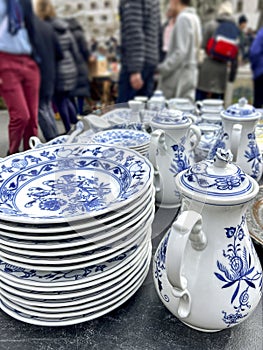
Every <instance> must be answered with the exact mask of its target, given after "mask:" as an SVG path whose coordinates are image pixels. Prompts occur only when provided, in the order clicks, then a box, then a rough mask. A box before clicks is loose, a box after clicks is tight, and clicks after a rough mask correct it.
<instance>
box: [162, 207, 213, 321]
mask: <svg viewBox="0 0 263 350" xmlns="http://www.w3.org/2000/svg"><path fill="white" fill-rule="evenodd" d="M188 240H190V241H191V244H192V247H193V249H195V250H199V251H201V250H204V249H205V248H206V245H207V238H206V236H205V234H204V232H203V231H202V216H201V215H200V214H198V213H197V212H195V211H192V210H189V211H184V212H183V213H182V214H181V215H180V216H179V217H178V218H177V220H176V221H175V222H174V223H173V225H172V228H171V231H170V237H169V242H168V246H167V252H166V272H167V278H168V281H169V282H170V284H171V286H172V293H173V295H174V297H175V298H179V299H180V300H179V304H178V315H179V316H180V317H181V318H186V317H188V316H189V314H190V312H191V304H192V301H191V295H190V293H189V291H188V281H187V279H186V277H185V276H183V273H182V266H183V259H184V255H185V249H186V246H187V243H188Z"/></svg>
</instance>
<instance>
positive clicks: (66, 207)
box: [25, 174, 111, 214]
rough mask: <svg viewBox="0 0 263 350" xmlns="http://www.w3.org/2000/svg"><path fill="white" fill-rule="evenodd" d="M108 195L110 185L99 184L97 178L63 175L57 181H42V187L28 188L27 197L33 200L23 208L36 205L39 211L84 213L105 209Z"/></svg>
mask: <svg viewBox="0 0 263 350" xmlns="http://www.w3.org/2000/svg"><path fill="white" fill-rule="evenodd" d="M110 193H111V188H110V184H105V183H103V182H102V183H100V182H99V179H98V178H97V177H92V178H86V177H84V176H75V175H71V174H70V175H63V176H61V177H60V178H58V179H57V180H49V181H44V182H43V187H33V188H30V189H29V191H28V193H27V197H28V198H32V199H33V200H32V201H30V202H28V203H26V204H25V207H26V208H30V207H33V205H34V204H36V203H38V205H39V208H40V209H41V210H49V211H51V212H52V211H54V212H55V211H58V212H59V213H60V214H65V213H68V214H76V213H77V212H79V213H84V212H88V211H92V210H96V209H98V208H103V207H105V205H106V202H105V199H106V196H107V195H108V194H110ZM64 198H65V199H64Z"/></svg>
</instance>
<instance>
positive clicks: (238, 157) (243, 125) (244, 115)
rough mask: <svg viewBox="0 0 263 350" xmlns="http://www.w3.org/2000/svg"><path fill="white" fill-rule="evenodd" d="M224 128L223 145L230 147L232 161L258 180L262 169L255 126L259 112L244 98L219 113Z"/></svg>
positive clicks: (259, 115)
mask: <svg viewBox="0 0 263 350" xmlns="http://www.w3.org/2000/svg"><path fill="white" fill-rule="evenodd" d="M221 117H222V122H223V129H224V140H223V142H224V146H225V148H226V149H228V148H230V149H231V151H232V153H233V156H234V162H236V164H237V165H239V166H240V167H241V168H242V169H243V171H244V172H245V173H247V174H248V175H250V176H251V177H253V178H254V179H256V180H257V181H258V180H260V178H261V176H262V171H263V163H262V156H261V153H260V151H259V148H258V145H257V142H256V135H255V128H256V124H257V122H258V121H259V119H260V118H261V113H260V112H258V111H256V109H255V108H254V107H253V106H251V105H249V104H248V103H247V100H246V99H245V98H242V99H240V100H239V103H238V104H235V105H233V106H230V107H229V108H228V109H227V110H226V111H223V112H222V113H221Z"/></svg>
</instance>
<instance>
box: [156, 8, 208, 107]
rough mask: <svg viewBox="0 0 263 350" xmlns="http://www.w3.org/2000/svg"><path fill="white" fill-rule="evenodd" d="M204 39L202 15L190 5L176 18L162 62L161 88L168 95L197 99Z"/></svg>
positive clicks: (160, 69) (160, 67) (168, 96)
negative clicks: (198, 65)
mask: <svg viewBox="0 0 263 350" xmlns="http://www.w3.org/2000/svg"><path fill="white" fill-rule="evenodd" d="M201 42H202V33H201V24H200V20H199V17H198V16H197V14H196V10H195V9H194V8H192V7H187V8H186V9H185V10H183V11H182V12H181V13H180V14H179V15H178V17H177V19H176V22H175V26H174V29H173V31H172V34H171V38H170V46H169V49H168V53H167V56H166V59H165V60H164V62H163V63H161V64H160V65H159V72H160V81H159V88H160V89H161V90H162V91H163V93H164V95H165V97H166V98H167V99H169V98H174V97H183V98H189V99H190V100H192V101H194V99H195V89H196V85H197V73H198V70H197V56H198V51H199V49H200V46H201Z"/></svg>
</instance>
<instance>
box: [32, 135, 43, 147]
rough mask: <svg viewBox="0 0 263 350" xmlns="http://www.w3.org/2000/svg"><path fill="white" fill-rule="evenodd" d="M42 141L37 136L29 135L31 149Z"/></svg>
mask: <svg viewBox="0 0 263 350" xmlns="http://www.w3.org/2000/svg"><path fill="white" fill-rule="evenodd" d="M41 144H42V142H41V140H40V139H39V138H38V137H37V136H31V137H30V139H29V147H30V148H31V149H34V148H36V147H37V146H38V145H41Z"/></svg>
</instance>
